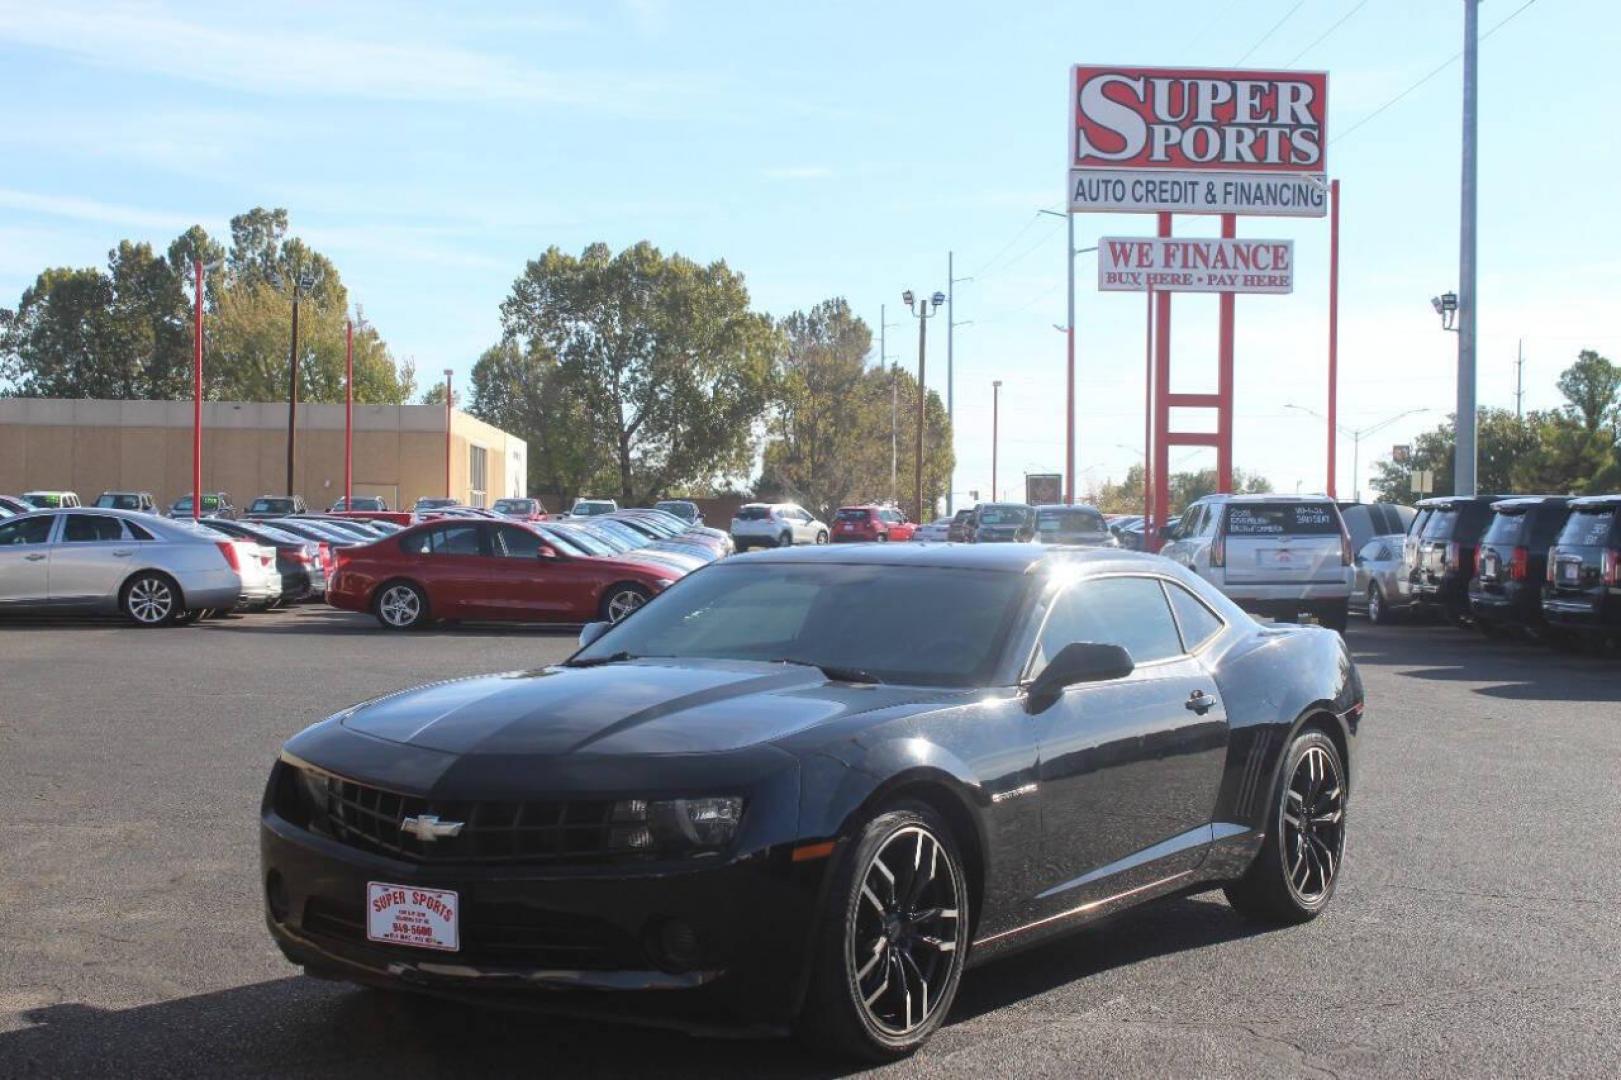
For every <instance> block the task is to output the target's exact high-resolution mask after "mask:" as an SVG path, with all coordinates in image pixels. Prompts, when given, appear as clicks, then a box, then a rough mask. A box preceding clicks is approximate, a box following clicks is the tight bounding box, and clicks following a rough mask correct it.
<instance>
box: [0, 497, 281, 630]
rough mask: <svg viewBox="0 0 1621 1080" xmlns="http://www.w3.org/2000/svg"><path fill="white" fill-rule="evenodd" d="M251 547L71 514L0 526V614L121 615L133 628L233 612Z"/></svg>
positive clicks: (192, 529)
mask: <svg viewBox="0 0 1621 1080" xmlns="http://www.w3.org/2000/svg"><path fill="white" fill-rule="evenodd" d="M251 554H252V545H244V544H242V543H241V542H240V541H236V540H227V539H224V538H223V537H221V536H220V535H219V534H218V533H214V532H205V531H203V530H201V529H198V528H197V527H196V526H194V525H192V524H191V523H190V522H185V521H169V520H166V519H163V518H157V517H153V516H152V515H151V514H140V513H131V512H125V511H118V510H95V509H89V508H74V509H69V510H41V511H37V512H35V513H31V514H21V515H18V516H17V517H10V518H6V519H5V520H4V521H0V611H36V612H37V611H60V612H79V613H85V614H113V613H118V612H122V613H123V614H124V615H125V616H126V617H127V618H128V619H129V620H130V621H131V622H133V623H135V624H136V625H137V626H165V625H168V624H170V623H177V622H178V623H186V622H194V621H196V619H197V617H198V616H199V615H201V614H202V613H203V612H204V611H205V610H208V609H211V608H214V609H219V608H223V609H225V610H230V609H231V608H233V607H235V606H236V605H237V603H238V601H239V600H240V599H241V596H242V576H241V573H240V570H239V568H240V567H241V566H242V565H243V564H244V560H246V559H248V558H249V557H250V556H251Z"/></svg>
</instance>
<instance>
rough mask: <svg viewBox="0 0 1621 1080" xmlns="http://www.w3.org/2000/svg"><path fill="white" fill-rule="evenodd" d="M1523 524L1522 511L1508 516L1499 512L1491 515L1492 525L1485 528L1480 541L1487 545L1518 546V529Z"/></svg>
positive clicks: (1523, 515) (1523, 514) (1523, 516)
mask: <svg viewBox="0 0 1621 1080" xmlns="http://www.w3.org/2000/svg"><path fill="white" fill-rule="evenodd" d="M1524 524H1525V513H1524V511H1521V512H1520V513H1517V514H1509V513H1504V512H1503V511H1501V510H1499V511H1497V512H1496V513H1494V514H1493V515H1492V523H1491V524H1490V525H1488V526H1487V527H1486V535H1485V536H1483V537H1481V539H1482V540H1484V541H1485V542H1486V543H1488V544H1511V545H1512V544H1518V543H1519V542H1520V529H1521V527H1522V526H1523V525H1524Z"/></svg>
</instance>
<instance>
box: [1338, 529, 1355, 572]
mask: <svg viewBox="0 0 1621 1080" xmlns="http://www.w3.org/2000/svg"><path fill="white" fill-rule="evenodd" d="M1351 562H1352V555H1351V534H1350V533H1348V532H1346V531H1345V530H1344V529H1343V528H1342V529H1341V530H1340V565H1341V566H1350V565H1351Z"/></svg>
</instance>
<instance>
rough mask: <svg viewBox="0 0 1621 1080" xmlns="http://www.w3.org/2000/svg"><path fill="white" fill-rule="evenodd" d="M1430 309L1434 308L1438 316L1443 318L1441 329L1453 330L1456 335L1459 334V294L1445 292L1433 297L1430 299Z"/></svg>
mask: <svg viewBox="0 0 1621 1080" xmlns="http://www.w3.org/2000/svg"><path fill="white" fill-rule="evenodd" d="M1430 307H1432V308H1434V309H1435V313H1436V314H1437V315H1439V316H1441V329H1443V330H1451V331H1452V332H1454V333H1456V332H1457V330H1458V294H1457V293H1455V292H1444V293H1442V294H1441V295H1440V296H1432V297H1430Z"/></svg>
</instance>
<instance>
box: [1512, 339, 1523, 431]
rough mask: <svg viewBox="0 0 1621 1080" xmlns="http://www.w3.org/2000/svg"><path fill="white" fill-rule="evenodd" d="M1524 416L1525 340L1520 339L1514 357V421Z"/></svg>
mask: <svg viewBox="0 0 1621 1080" xmlns="http://www.w3.org/2000/svg"><path fill="white" fill-rule="evenodd" d="M1524 415H1525V339H1524V338H1521V339H1520V347H1519V350H1518V352H1517V353H1516V354H1515V357H1514V419H1516V420H1519V419H1521V418H1522V417H1523V416H1524Z"/></svg>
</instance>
